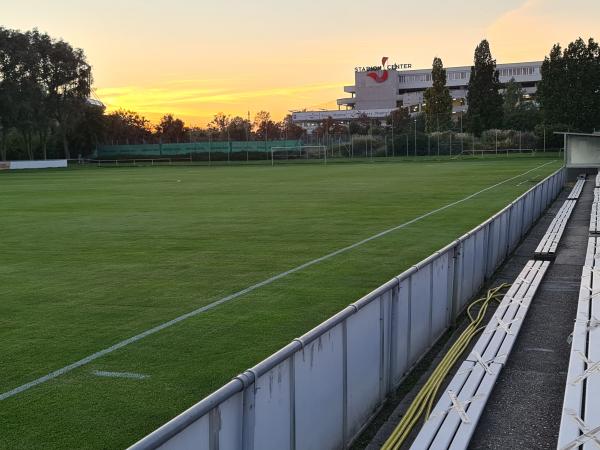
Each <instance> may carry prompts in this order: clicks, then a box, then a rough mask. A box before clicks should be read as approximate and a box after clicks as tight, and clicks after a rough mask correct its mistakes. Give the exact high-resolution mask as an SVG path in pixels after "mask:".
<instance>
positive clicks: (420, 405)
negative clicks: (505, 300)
mask: <svg viewBox="0 0 600 450" xmlns="http://www.w3.org/2000/svg"><path fill="white" fill-rule="evenodd" d="M509 286H510V284H507V283H503V284H501V285H500V286H498V287H495V288H493V289H490V290H489V291H488V292H487V295H486V296H485V297H482V298H480V299H477V300H475V301H474V302H472V303H471V304H470V305H469V306H468V308H467V315H468V317H469V321H470V323H469V325H468V326H467V328H466V329H465V330H464V331H463V332H462V333H461V334H460V336H459V337H458V339H457V340H456V342H454V344H452V346H451V347H450V349H449V350H448V352H447V353H446V354H445V355H444V357H443V358H442V360H441V361H440V363H439V364H438V365H437V367H436V368H435V369H434V371H433V372H432V374H431V375H430V377H429V379H428V380H427V382H426V383H425V385H424V386H423V387H422V388H421V390H420V391H419V393H418V394H417V396H416V397H415V399H414V400H413V401H412V403H411V404H410V406H409V408H408V410H407V411H406V414H405V415H404V416H403V417H402V420H401V421H400V423H399V424H398V426H397V427H396V428H395V429H394V431H393V432H392V434H391V435H390V437H389V438H388V440H387V441H386V442H385V444H383V446H382V447H381V448H382V450H397V449H399V448H400V446H401V445H402V443H403V442H404V441H405V440H406V438H407V437H408V435H409V434H410V432H411V431H412V429H413V427H414V426H415V424H416V423H417V422H418V421H419V419H420V418H421V416H422V415H423V413H425V420H427V419H428V418H429V414H430V413H431V409H432V407H433V403H434V401H435V398H436V395H437V392H438V390H439V388H440V386H441V385H442V384H443V382H444V379H445V378H446V376H447V375H448V372H450V370H451V369H452V367H453V366H454V364H455V363H456V362H457V361H458V359H459V358H460V356H461V355H462V354H463V352H464V351H465V350H466V349H467V347H468V346H469V343H470V342H471V340H472V339H473V337H475V335H477V334H478V333H479V332H480V331H482V330H483V329H484V328H485V326H480V325H481V322H482V321H483V319H484V318H485V313H486V311H487V308H488V306H489V304H490V303H491V302H492V301H493V300H498V299H499V298H500V297H501V296H502V294H501V293H500V291H501V290H502V289H505V288H507V287H509ZM475 305H480V307H479V310H478V311H477V314H476V315H473V313H472V309H473V307H474V306H475Z"/></svg>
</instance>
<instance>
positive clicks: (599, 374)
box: [557, 236, 600, 450]
mask: <svg viewBox="0 0 600 450" xmlns="http://www.w3.org/2000/svg"><path fill="white" fill-rule="evenodd" d="M557 448H558V449H560V450H563V449H565V450H566V449H579V448H582V449H583V450H591V449H599V448H600V237H595V236H594V237H590V238H589V240H588V249H587V254H586V260H585V265H584V266H583V270H582V275H581V286H580V290H579V302H578V307H577V316H576V318H575V325H574V327H573V341H572V343H571V357H570V360H569V369H568V373H567V385H566V389H565V397H564V402H563V410H562V417H561V421H560V432H559V435H558V446H557Z"/></svg>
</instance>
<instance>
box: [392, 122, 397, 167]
mask: <svg viewBox="0 0 600 450" xmlns="http://www.w3.org/2000/svg"><path fill="white" fill-rule="evenodd" d="M392 155H393V156H396V150H395V148H394V112H393V111H392Z"/></svg>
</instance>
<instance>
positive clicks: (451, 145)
mask: <svg viewBox="0 0 600 450" xmlns="http://www.w3.org/2000/svg"><path fill="white" fill-rule="evenodd" d="M450 157H452V131H450Z"/></svg>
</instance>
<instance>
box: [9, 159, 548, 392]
mask: <svg viewBox="0 0 600 450" xmlns="http://www.w3.org/2000/svg"><path fill="white" fill-rule="evenodd" d="M554 162H555V161H549V162H547V163H545V164H540V165H539V166H536V167H534V168H533V169H529V170H527V171H526V172H523V173H521V174H519V175H515V176H514V177H510V178H507V179H506V180H504V181H500V182H499V183H496V184H494V185H492V186H488V187H486V188H484V189H481V190H480V191H477V192H475V193H473V194H470V195H467V196H466V197H464V198H462V199H460V200H456V201H454V202H452V203H448V204H447V205H444V206H441V207H439V208H437V209H434V210H432V211H429V212H428V213H425V214H423V215H421V216H419V217H415V218H414V219H411V220H409V221H408V222H404V223H402V224H400V225H396V226H395V227H392V228H388V229H387V230H384V231H381V232H379V233H377V234H374V235H373V236H370V237H368V238H366V239H363V240H362V241H359V242H356V243H354V244H351V245H348V246H347V247H343V248H340V249H338V250H336V251H334V252H331V253H328V254H327V255H325V256H321V257H320V258H317V259H313V260H312V261H308V262H305V263H304V264H301V265H299V266H297V267H294V268H293V269H290V270H286V271H285V272H281V273H279V274H277V275H275V276H272V277H271V278H267V279H266V280H263V281H261V282H259V283H256V284H253V285H252V286H249V287H247V288H245V289H242V290H241V291H238V292H235V293H233V294H230V295H228V296H226V297H223V298H221V299H220V300H217V301H214V302H212V303H210V304H208V305H205V306H202V307H200V308H197V309H195V310H193V311H190V312H189V313H186V314H183V315H181V316H179V317H176V318H174V319H171V320H169V321H168V322H164V323H162V324H160V325H157V326H155V327H153V328H150V329H149V330H146V331H143V332H142V333H140V334H136V335H135V336H132V337H130V338H128V339H125V340H123V341H121V342H117V343H116V344H114V345H112V346H110V347H107V348H105V349H104V350H100V351H99V352H96V353H94V354H92V355H89V356H86V357H85V358H83V359H80V360H79V361H75V362H74V363H72V364H69V365H68V366H65V367H63V368H61V369H58V370H55V371H54V372H50V373H49V374H47V375H44V376H43V377H40V378H37V379H35V380H33V381H30V382H29V383H25V384H23V385H21V386H18V387H16V388H14V389H11V390H10V391H7V392H4V393H3V394H0V401H2V400H6V399H7V398H9V397H12V396H14V395H17V394H19V393H20V392H23V391H26V390H28V389H31V388H32V387H34V386H37V385H38V384H42V383H45V382H46V381H50V380H52V379H54V378H57V377H59V376H61V375H64V374H65V373H68V372H70V371H72V370H74V369H77V368H78V367H81V366H84V365H86V364H88V363H90V362H92V361H94V360H96V359H98V358H101V357H102V356H104V355H108V354H109V353H112V352H114V351H115V350H119V349H120V348H123V347H125V346H127V345H129V344H133V343H134V342H137V341H139V340H141V339H144V338H145V337H146V336H150V335H151V334H154V333H157V332H159V331H161V330H164V329H165V328H169V327H170V326H172V325H175V324H177V323H179V322H181V321H183V320H186V319H189V318H190V317H194V316H197V315H198V314H201V313H203V312H205V311H208V310H210V309H213V308H214V307H216V306H219V305H221V304H223V303H226V302H228V301H230V300H233V299H236V298H238V297H241V296H242V295H245V294H247V293H249V292H252V291H254V290H256V289H258V288H261V287H263V286H266V285H268V284H271V283H273V282H274V281H277V280H279V279H281V278H284V277H287V276H288V275H291V274H293V273H296V272H299V271H301V270H303V269H306V268H307V267H310V266H313V265H315V264H318V263H320V262H323V261H325V260H328V259H330V258H333V257H334V256H337V255H339V254H341V253H345V252H347V251H349V250H352V249H355V248H356V247H359V246H361V245H363V244H366V243H367V242H370V241H373V240H375V239H378V238H380V237H382V236H385V235H386V234H389V233H391V232H393V231H396V230H399V229H401V228H405V227H407V226H409V225H412V224H413V223H415V222H418V221H420V220H422V219H425V218H426V217H429V216H431V215H433V214H436V213H438V212H440V211H444V210H446V209H448V208H452V207H453V206H456V205H458V204H460V203H463V202H466V201H467V200H470V199H472V198H473V197H476V196H478V195H479V194H482V193H484V192H486V191H489V190H490V189H494V188H496V187H498V186H501V185H503V184H505V183H508V182H509V181H512V180H514V179H516V178H519V177H522V176H523V175H527V174H528V173H529V172H533V171H534V170H537V169H539V168H541V167H544V166H547V165H548V164H552V163H554Z"/></svg>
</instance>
